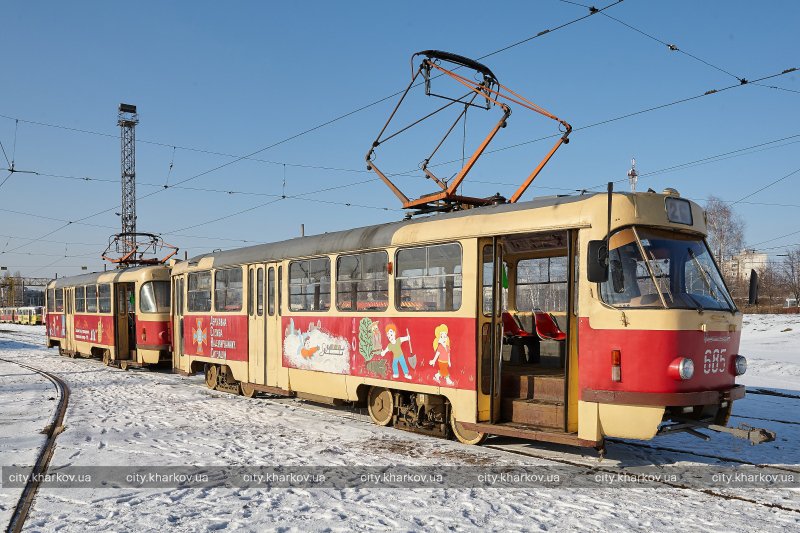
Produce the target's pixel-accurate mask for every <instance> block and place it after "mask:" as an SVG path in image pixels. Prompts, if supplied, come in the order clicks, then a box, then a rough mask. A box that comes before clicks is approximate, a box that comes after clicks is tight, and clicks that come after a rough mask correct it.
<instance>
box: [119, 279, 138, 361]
mask: <svg viewBox="0 0 800 533" xmlns="http://www.w3.org/2000/svg"><path fill="white" fill-rule="evenodd" d="M115 287H116V295H115V296H116V306H115V311H116V313H115V314H116V316H115V321H116V326H117V327H116V330H117V349H118V351H117V357H116V358H117V359H130V358H131V352H132V351H133V350H135V349H136V290H135V287H136V285H135V284H134V283H117V284H116V285H115Z"/></svg>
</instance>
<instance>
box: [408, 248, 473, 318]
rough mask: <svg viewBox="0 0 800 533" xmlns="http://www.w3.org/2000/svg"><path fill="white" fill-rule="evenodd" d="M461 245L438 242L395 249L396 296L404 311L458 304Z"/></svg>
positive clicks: (453, 307) (454, 307) (443, 308)
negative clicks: (430, 244) (417, 246)
mask: <svg viewBox="0 0 800 533" xmlns="http://www.w3.org/2000/svg"><path fill="white" fill-rule="evenodd" d="M461 283H462V280H461V246H460V245H459V244H457V243H453V244H438V245H433V246H423V247H419V248H405V249H402V250H398V251H397V277H396V278H395V294H396V296H395V298H396V299H397V302H396V303H397V307H398V309H402V310H404V311H456V310H458V309H459V308H460V307H461Z"/></svg>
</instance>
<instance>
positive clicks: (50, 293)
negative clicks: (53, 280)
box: [47, 289, 56, 313]
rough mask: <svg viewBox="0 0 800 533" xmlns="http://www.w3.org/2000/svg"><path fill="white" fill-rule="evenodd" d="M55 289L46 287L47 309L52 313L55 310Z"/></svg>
mask: <svg viewBox="0 0 800 533" xmlns="http://www.w3.org/2000/svg"><path fill="white" fill-rule="evenodd" d="M55 299H56V291H55V289H47V311H48V312H50V313H52V312H53V311H55V304H56V301H55Z"/></svg>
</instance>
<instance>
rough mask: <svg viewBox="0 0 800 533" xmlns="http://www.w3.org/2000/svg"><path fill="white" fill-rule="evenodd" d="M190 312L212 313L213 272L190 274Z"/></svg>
mask: <svg viewBox="0 0 800 533" xmlns="http://www.w3.org/2000/svg"><path fill="white" fill-rule="evenodd" d="M188 289H189V291H188V292H189V311H190V312H208V311H211V272H192V273H190V274H189V287H188Z"/></svg>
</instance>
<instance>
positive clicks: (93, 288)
mask: <svg viewBox="0 0 800 533" xmlns="http://www.w3.org/2000/svg"><path fill="white" fill-rule="evenodd" d="M90 292H94V296H93V297H91V299H90V296H89V293H90ZM86 312H87V313H96V312H97V285H86Z"/></svg>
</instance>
